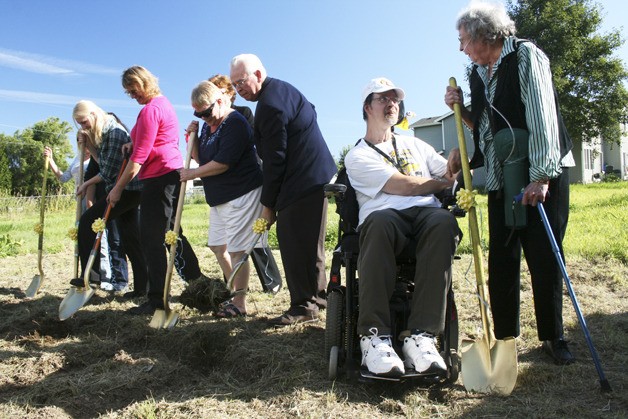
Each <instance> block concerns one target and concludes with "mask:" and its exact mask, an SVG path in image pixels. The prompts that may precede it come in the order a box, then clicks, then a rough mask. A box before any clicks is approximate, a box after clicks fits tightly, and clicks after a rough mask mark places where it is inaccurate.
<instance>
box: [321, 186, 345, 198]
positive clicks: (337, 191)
mask: <svg viewBox="0 0 628 419" xmlns="http://www.w3.org/2000/svg"><path fill="white" fill-rule="evenodd" d="M323 191H324V192H325V196H326V197H327V198H330V197H332V196H335V197H338V196H339V197H342V196H344V194H345V192H346V191H347V185H343V184H342V183H327V184H326V185H325V186H323Z"/></svg>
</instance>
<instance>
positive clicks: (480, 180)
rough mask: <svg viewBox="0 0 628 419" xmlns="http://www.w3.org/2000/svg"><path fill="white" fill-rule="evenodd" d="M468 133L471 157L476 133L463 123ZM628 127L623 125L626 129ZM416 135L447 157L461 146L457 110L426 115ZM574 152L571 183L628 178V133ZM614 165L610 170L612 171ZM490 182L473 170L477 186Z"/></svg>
mask: <svg viewBox="0 0 628 419" xmlns="http://www.w3.org/2000/svg"><path fill="white" fill-rule="evenodd" d="M463 127H464V136H465V141H466V145H467V153H468V154H469V158H471V156H473V153H474V151H475V147H474V145H473V139H472V133H471V131H470V130H469V129H468V128H467V127H466V125H464V124H463ZM626 128H627V127H626V126H625V125H624V126H623V127H622V129H623V132H626ZM409 129H411V130H412V131H413V133H414V136H415V137H419V138H420V139H422V140H423V141H425V142H427V143H428V144H430V145H431V146H432V147H434V148H435V149H436V151H438V152H440V153H441V154H443V156H444V157H445V158H446V157H447V155H448V154H449V150H451V149H452V148H454V147H458V134H457V132H456V123H455V118H454V113H453V111H450V112H448V113H446V114H444V115H441V116H436V117H430V118H422V119H419V120H418V121H416V122H414V123H413V124H411V125H410V127H409ZM572 153H573V156H574V159H575V161H576V167H574V168H572V169H571V170H570V172H569V178H570V182H571V183H591V182H594V181H596V180H598V179H599V175H600V173H602V172H603V171H605V170H606V171H607V172H611V171H612V172H613V173H615V174H617V175H618V176H619V177H620V178H621V179H628V136H626V135H624V136H623V137H622V141H621V144H619V145H617V144H608V143H604V144H601V141H599V140H598V141H594V142H592V143H590V144H589V143H582V142H580V143H575V142H574V145H573V149H572ZM609 166H610V170H609ZM485 185H486V170H485V169H484V168H480V169H476V170H474V171H473V186H474V187H484V186H485Z"/></svg>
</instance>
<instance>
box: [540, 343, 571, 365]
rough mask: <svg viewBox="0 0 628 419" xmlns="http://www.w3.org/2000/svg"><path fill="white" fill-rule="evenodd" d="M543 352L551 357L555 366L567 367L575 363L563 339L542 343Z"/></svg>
mask: <svg viewBox="0 0 628 419" xmlns="http://www.w3.org/2000/svg"><path fill="white" fill-rule="evenodd" d="M543 351H544V352H545V353H546V354H548V355H549V356H551V357H552V359H553V360H554V364H556V365H569V364H573V363H574V362H575V361H576V358H574V356H573V355H572V354H571V352H570V351H569V347H568V346H567V342H565V340H564V339H554V340H546V341H544V342H543Z"/></svg>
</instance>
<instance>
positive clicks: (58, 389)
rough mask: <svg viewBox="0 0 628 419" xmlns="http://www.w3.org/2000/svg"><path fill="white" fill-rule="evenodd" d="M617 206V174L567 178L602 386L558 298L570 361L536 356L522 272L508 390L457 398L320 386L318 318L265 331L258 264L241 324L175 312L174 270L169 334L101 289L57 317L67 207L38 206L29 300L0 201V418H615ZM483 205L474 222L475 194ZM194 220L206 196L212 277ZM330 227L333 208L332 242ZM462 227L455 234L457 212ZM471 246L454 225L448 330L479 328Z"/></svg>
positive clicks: (619, 317)
mask: <svg viewBox="0 0 628 419" xmlns="http://www.w3.org/2000/svg"><path fill="white" fill-rule="evenodd" d="M627 200H628V185H627V184H626V183H615V184H610V183H609V184H596V185H587V186H582V185H575V186H573V188H572V194H571V205H570V208H571V215H570V224H569V229H568V233H567V237H566V243H565V249H566V253H567V270H568V272H569V275H570V277H571V280H572V282H573V284H574V288H575V290H576V293H577V295H578V299H579V302H580V306H581V308H582V311H583V313H584V314H585V317H586V321H587V324H588V327H589V330H590V332H591V336H592V339H593V342H594V344H595V346H596V349H597V351H598V353H599V355H600V358H601V361H602V365H603V368H604V371H605V373H606V375H607V378H608V380H609V382H610V383H611V385H612V386H613V389H614V392H613V393H611V394H602V393H600V391H599V383H598V376H597V374H596V371H595V368H594V366H593V362H592V360H591V356H590V354H589V351H588V348H587V345H586V342H585V339H584V336H583V334H582V331H581V330H580V326H579V324H578V322H577V318H576V316H575V313H574V309H573V306H572V305H571V302H570V301H569V298H568V297H567V294H566V293H565V298H564V317H565V328H566V337H567V339H568V340H569V341H570V342H571V344H570V345H571V347H572V350H573V352H574V354H575V355H576V357H577V359H578V362H577V363H576V364H574V365H571V366H567V367H559V366H555V365H553V364H551V363H550V362H549V361H548V359H547V358H546V357H545V355H544V354H543V353H542V352H541V350H540V346H539V342H538V340H537V338H536V329H535V321H534V314H533V307H532V296H531V288H530V284H529V277H528V275H527V273H526V272H525V270H524V271H523V278H522V284H521V300H522V303H521V323H522V334H521V336H520V337H519V338H518V339H517V349H518V356H519V378H518V381H517V386H516V387H515V389H514V391H513V393H512V394H511V395H510V396H508V397H503V396H497V395H487V394H475V393H470V392H467V391H465V388H464V386H463V384H462V380H458V382H457V383H455V384H453V385H447V386H438V385H437V386H427V385H416V383H404V384H381V383H360V382H352V381H347V380H346V379H344V378H340V379H339V380H337V381H335V382H331V381H329V380H328V379H327V359H326V355H325V354H323V340H324V326H325V312H323V313H322V314H321V316H320V321H319V322H318V323H313V324H308V325H297V326H293V327H288V328H283V329H274V328H272V327H269V326H268V325H267V323H266V322H265V320H266V319H267V318H269V317H273V316H276V315H279V314H281V312H282V311H283V310H284V309H285V308H287V306H288V301H289V298H288V292H287V290H286V289H283V290H282V291H281V292H280V293H279V294H277V295H276V296H274V297H273V296H270V295H268V294H264V293H262V292H261V287H260V285H259V280H258V279H257V277H256V276H255V274H253V275H252V278H251V292H250V294H249V297H248V298H249V304H248V306H249V316H248V317H247V318H245V319H239V320H219V319H215V318H214V317H212V316H211V315H209V314H201V313H199V312H197V311H195V310H192V309H189V308H184V307H182V306H181V305H180V304H178V303H177V296H178V295H179V294H180V293H181V291H182V289H183V286H182V283H181V281H180V280H178V278H174V279H175V281H174V284H173V291H172V295H173V303H174V304H173V307H174V308H175V309H176V310H177V311H179V312H180V315H181V321H180V323H179V324H178V325H177V326H176V327H175V328H174V329H171V330H154V329H152V328H150V327H148V322H149V320H150V318H149V317H132V316H129V315H127V314H125V310H127V309H128V308H130V307H132V306H133V305H134V303H137V301H135V302H129V301H125V300H123V299H121V298H120V297H119V296H116V295H113V294H109V293H106V292H104V291H98V292H97V293H96V295H95V296H94V297H93V298H92V299H91V300H90V301H89V303H88V304H87V305H86V306H85V307H84V308H82V309H81V310H80V311H79V312H78V313H76V315H75V316H74V317H72V318H70V319H68V320H66V321H64V322H61V321H59V320H58V314H57V313H58V307H59V303H60V301H61V300H62V299H63V297H64V296H65V295H66V293H67V290H68V280H69V279H70V276H71V270H72V265H73V244H72V242H71V241H70V240H69V239H67V238H65V234H66V232H67V230H68V229H69V228H70V227H71V226H72V225H73V219H74V215H73V214H74V210H73V205H72V203H71V201H70V202H69V203H66V204H62V203H56V204H54V205H51V206H50V207H51V209H50V210H49V211H48V212H47V213H46V223H45V225H46V228H45V240H44V249H45V256H44V261H43V262H44V271H45V283H44V286H43V288H42V290H41V291H40V292H39V293H38V294H37V295H36V296H35V298H33V299H30V300H29V299H25V298H24V290H25V289H26V287H27V286H28V284H30V282H31V279H32V278H33V276H34V275H35V274H36V273H37V254H36V250H37V235H36V234H35V233H34V232H33V225H34V224H35V223H36V222H38V219H39V212H38V204H37V202H36V201H35V202H29V203H22V204H21V206H20V208H19V209H15V208H12V205H14V204H13V203H11V202H10V201H9V200H5V201H2V202H3V203H2V204H1V205H0V255H2V257H0V336H1V340H0V361H1V362H0V417H2V418H5V417H7V418H8V417H19V418H42V417H50V418H57V417H60V418H65V417H73V418H88V417H107V418H184V417H186V418H187V417H198V418H209V417H220V418H222V417H224V418H227V417H229V418H245V417H246V418H248V417H262V418H276V417H308V418H310V417H311V418H336V417H342V418H367V417H368V418H370V417H443V418H450V417H515V418H529V417H532V418H547V417H567V418H572V417H573V418H575V417H587V418H589V417H591V418H622V417H628V389H627V387H628V375H627V374H626V371H628V365H627V362H626V359H627V357H628V349H626V348H627V347H628V286H627V279H626V278H627V276H628V264H627V262H628V258H627V252H628V237H627V233H626V231H625V230H626V228H625V226H626V225H627V221H628V215H627V214H628V205H627ZM480 215H481V219H482V220H483V227H485V226H486V220H485V200H484V199H483V198H480ZM207 217H208V209H207V206H206V205H205V204H204V203H202V202H200V203H199V202H197V203H190V204H189V205H186V208H185V212H184V214H183V226H184V229H185V232H186V235H187V236H188V238H189V239H190V241H191V242H192V245H193V246H194V248H195V250H196V251H197V253H198V256H199V260H200V261H201V265H202V269H203V271H204V272H205V273H206V274H208V275H209V276H210V277H220V272H219V268H218V266H217V264H216V263H215V259H214V257H213V255H211V252H210V251H209V249H208V248H207V247H206V246H205V240H206V234H207ZM336 222H337V218H336V217H335V214H333V207H330V215H329V226H328V227H329V229H328V230H329V232H330V234H329V240H328V244H329V247H330V248H331V247H332V246H333V244H335V240H336V239H335V227H336ZM460 225H461V227H462V228H463V230H465V232H466V219H463V220H460ZM483 237H485V238H486V237H487V234H486V232H485V228H484V232H483ZM468 240H469V235H468V234H467V235H465V239H464V241H463V243H462V244H461V246H460V254H461V259H460V260H459V261H457V263H456V265H455V285H454V288H455V293H456V302H457V305H458V310H459V321H460V330H461V332H460V338H461V339H462V338H474V337H476V336H477V335H478V330H479V329H478V328H479V327H481V324H480V320H479V310H478V302H477V299H476V297H475V278H474V275H473V267H472V258H471V256H470V255H469V250H468V249H469V243H468ZM275 256H276V259H277V261H278V262H279V263H280V262H281V260H280V257H279V254H278V252H277V251H275ZM548 257H551V256H549V255H548ZM328 259H329V258H328Z"/></svg>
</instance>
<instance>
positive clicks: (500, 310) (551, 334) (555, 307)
mask: <svg viewBox="0 0 628 419" xmlns="http://www.w3.org/2000/svg"><path fill="white" fill-rule="evenodd" d="M501 195H502V194H501V193H499V192H496V191H493V192H489V194H488V221H489V233H490V243H489V254H488V289H489V295H490V300H491V310H492V313H493V322H494V323H495V324H494V330H495V337H496V338H497V339H503V338H505V337H509V336H515V337H516V336H519V332H520V326H519V304H520V295H519V287H520V280H521V278H520V269H521V249H522V247H523V251H524V253H525V258H526V263H527V265H528V268H529V269H530V276H531V279H532V293H533V296H534V312H535V315H536V327H537V332H538V337H539V340H551V339H556V338H559V337H562V334H563V302H562V301H563V300H562V298H563V294H562V290H563V287H562V284H563V281H562V273H561V271H560V267H559V266H558V263H557V262H556V258H555V256H554V253H553V251H552V247H551V244H550V241H549V238H548V237H547V233H546V231H545V228H544V226H543V222H542V220H541V217H540V215H539V211H538V208H536V207H532V206H528V207H527V217H528V223H527V226H526V227H525V228H523V229H520V230H515V231H514V233H513V234H512V237H510V239H509V236H510V234H511V229H510V227H506V226H505V225H504V222H505V215H504V199H505V197H503V196H501ZM510 199H512V198H510ZM543 206H544V208H545V212H546V213H547V218H548V220H549V223H550V225H551V227H552V231H553V232H554V237H555V238H556V242H557V243H558V247H559V249H560V251H561V253H562V252H563V248H562V241H563V237H564V235H565V230H566V229H567V220H568V217H569V173H568V169H567V168H563V173H562V174H561V175H560V176H559V177H558V178H556V179H552V180H551V181H550V184H549V195H548V197H547V199H546V200H545V203H544V204H543ZM563 260H564V258H563Z"/></svg>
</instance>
